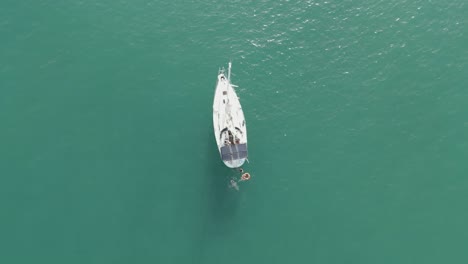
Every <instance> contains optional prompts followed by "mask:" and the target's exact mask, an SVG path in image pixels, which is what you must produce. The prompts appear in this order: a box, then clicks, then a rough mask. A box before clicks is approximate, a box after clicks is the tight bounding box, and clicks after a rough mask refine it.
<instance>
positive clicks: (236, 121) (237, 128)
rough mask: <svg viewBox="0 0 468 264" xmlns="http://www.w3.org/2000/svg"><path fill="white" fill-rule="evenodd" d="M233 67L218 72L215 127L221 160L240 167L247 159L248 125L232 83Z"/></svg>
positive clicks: (214, 113)
mask: <svg viewBox="0 0 468 264" xmlns="http://www.w3.org/2000/svg"><path fill="white" fill-rule="evenodd" d="M231 67H232V63H231V62H229V67H228V75H227V77H226V76H225V74H224V73H225V70H224V69H220V70H219V72H218V81H217V84H216V91H215V95H214V100H213V127H214V135H215V138H216V144H217V146H218V150H219V154H220V156H221V160H222V161H223V162H224V164H225V165H226V166H227V167H229V168H239V167H241V166H242V165H243V164H244V162H245V161H246V160H247V154H248V152H247V126H246V123H245V118H244V112H243V111H242V107H241V104H240V101H239V98H238V97H237V94H236V91H235V90H234V87H237V86H235V85H233V84H231Z"/></svg>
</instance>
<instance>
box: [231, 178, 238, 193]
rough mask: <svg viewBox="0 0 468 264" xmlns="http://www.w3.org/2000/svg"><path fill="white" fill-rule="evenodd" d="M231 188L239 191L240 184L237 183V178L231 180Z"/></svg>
mask: <svg viewBox="0 0 468 264" xmlns="http://www.w3.org/2000/svg"><path fill="white" fill-rule="evenodd" d="M229 188H234V189H235V190H236V191H239V185H237V182H236V181H235V180H231V181H230V184H229Z"/></svg>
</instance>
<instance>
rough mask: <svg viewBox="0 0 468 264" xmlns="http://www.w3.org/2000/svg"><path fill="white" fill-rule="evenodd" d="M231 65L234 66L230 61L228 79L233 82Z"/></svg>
mask: <svg viewBox="0 0 468 264" xmlns="http://www.w3.org/2000/svg"><path fill="white" fill-rule="evenodd" d="M231 66H232V63H231V62H229V68H228V81H229V83H231Z"/></svg>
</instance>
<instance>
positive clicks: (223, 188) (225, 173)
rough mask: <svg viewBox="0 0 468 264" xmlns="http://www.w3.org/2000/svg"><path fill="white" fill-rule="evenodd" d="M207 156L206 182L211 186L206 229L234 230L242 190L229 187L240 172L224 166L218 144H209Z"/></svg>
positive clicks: (213, 232) (215, 233)
mask: <svg viewBox="0 0 468 264" xmlns="http://www.w3.org/2000/svg"><path fill="white" fill-rule="evenodd" d="M210 136H211V137H210V140H212V135H210ZM207 156H208V157H209V158H208V159H207V160H208V162H209V164H207V168H208V170H207V171H208V173H207V176H206V177H207V179H206V182H207V183H208V186H209V187H208V188H207V190H208V194H209V195H208V196H207V199H208V217H207V219H206V225H207V226H206V231H208V232H209V233H210V234H211V235H223V234H226V233H230V232H234V231H235V230H236V229H237V226H236V224H235V222H236V218H237V212H238V209H239V198H240V194H241V192H239V191H237V190H236V189H235V188H233V187H229V185H230V180H231V178H232V177H234V176H238V173H236V172H235V171H234V170H233V169H230V168H228V167H226V166H224V164H223V163H222V161H221V158H220V156H219V152H217V151H216V144H209V148H208V150H207ZM241 191H242V190H241Z"/></svg>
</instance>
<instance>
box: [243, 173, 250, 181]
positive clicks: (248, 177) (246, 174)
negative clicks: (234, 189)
mask: <svg viewBox="0 0 468 264" xmlns="http://www.w3.org/2000/svg"><path fill="white" fill-rule="evenodd" d="M248 180H250V174H249V173H248V172H246V173H244V174H242V176H241V181H248Z"/></svg>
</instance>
